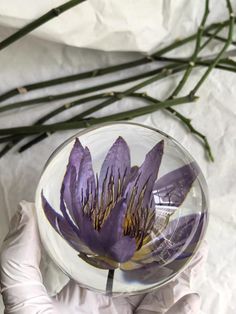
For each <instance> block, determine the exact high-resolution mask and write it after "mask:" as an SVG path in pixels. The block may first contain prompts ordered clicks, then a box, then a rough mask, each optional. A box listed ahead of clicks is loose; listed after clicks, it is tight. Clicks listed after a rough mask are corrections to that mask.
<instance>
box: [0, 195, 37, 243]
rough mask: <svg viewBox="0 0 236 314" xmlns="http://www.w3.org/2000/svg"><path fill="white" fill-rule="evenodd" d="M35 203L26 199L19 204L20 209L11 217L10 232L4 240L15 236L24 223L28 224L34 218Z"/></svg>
mask: <svg viewBox="0 0 236 314" xmlns="http://www.w3.org/2000/svg"><path fill="white" fill-rule="evenodd" d="M34 211H35V209H34V204H33V203H29V202H26V201H21V202H20V203H19V205H18V210H17V211H16V213H15V215H14V216H13V217H12V218H11V221H10V224H9V232H8V234H7V235H6V237H5V239H4V242H6V241H8V240H9V238H11V237H12V236H14V234H15V232H17V231H18V229H20V228H21V227H22V226H23V225H26V224H28V223H29V222H30V221H32V220H34ZM33 223H35V222H33Z"/></svg>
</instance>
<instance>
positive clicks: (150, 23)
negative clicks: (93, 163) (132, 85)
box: [0, 0, 236, 314]
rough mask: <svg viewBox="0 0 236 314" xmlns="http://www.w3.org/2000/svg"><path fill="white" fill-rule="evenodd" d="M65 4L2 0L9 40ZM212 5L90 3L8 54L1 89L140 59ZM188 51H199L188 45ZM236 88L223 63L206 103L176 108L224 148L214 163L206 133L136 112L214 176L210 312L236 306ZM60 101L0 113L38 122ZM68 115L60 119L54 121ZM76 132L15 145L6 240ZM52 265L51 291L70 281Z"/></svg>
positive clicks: (161, 86)
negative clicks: (55, 155)
mask: <svg viewBox="0 0 236 314" xmlns="http://www.w3.org/2000/svg"><path fill="white" fill-rule="evenodd" d="M63 2H64V1H62V0H60V1H59V0H48V1H34V2H33V3H32V1H29V0H14V1H8V0H1V4H0V39H3V38H5V37H7V36H9V35H10V34H11V33H12V32H13V30H14V29H13V28H14V27H20V26H22V25H24V24H25V23H26V22H28V21H30V20H31V19H32V18H36V17H37V16H39V15H40V14H42V13H44V12H45V11H47V10H49V9H50V8H52V7H55V6H57V5H59V4H61V3H63ZM210 3H211V15H210V18H209V23H210V22H212V21H214V20H216V19H222V20H223V19H225V18H226V17H227V11H226V9H225V1H223V0H220V1H216V0H212V1H210ZM232 3H233V6H234V9H235V10H236V1H235V0H233V1H232ZM203 6H204V1H194V0H190V1H189V0H178V1H176V0H175V1H174V0H173V1H171V0H166V1H164V0H163V1H161V0H145V1H144V0H136V1H133V0H121V1H116V0H90V1H88V2H86V3H84V4H82V5H80V6H78V7H75V8H74V9H72V10H71V11H68V12H66V13H65V14H63V15H61V16H60V17H59V18H58V19H54V20H53V21H51V22H49V23H48V24H47V25H44V26H43V27H41V28H40V29H39V30H37V31H35V32H34V35H35V36H27V38H24V39H23V40H21V41H19V42H18V43H16V44H14V45H12V46H10V47H8V48H7V49H5V50H4V51H2V52H1V53H0V69H1V70H0V93H2V92H4V91H6V90H8V89H10V88H12V87H15V86H22V85H24V84H26V83H32V82H37V81H39V80H43V79H49V78H54V77H57V76H61V75H66V74H72V73H77V72H82V71H86V70H89V69H94V68H96V67H104V66H107V65H111V64H117V63H120V62H124V61H128V60H133V59H134V58H138V57H139V56H140V54H139V53H138V52H151V51H155V49H156V48H157V47H161V46H162V45H164V44H166V43H168V42H170V41H171V40H173V39H178V38H181V37H183V36H186V35H187V34H190V33H192V32H193V31H195V30H196V28H197V25H198V23H199V21H200V19H201V15H202V12H203ZM12 27H13V28H12ZM219 47H220V44H219V43H215V42H214V43H213V44H212V45H211V47H210V50H208V51H206V54H209V53H215V52H216V51H218V49H219ZM87 48H93V49H97V50H90V49H87ZM231 48H232V47H231ZM98 50H106V51H108V52H103V51H98ZM109 51H110V52H109ZM111 51H120V52H111ZM121 51H136V52H132V53H131V52H129V53H127V52H121ZM182 51H184V54H189V53H191V51H192V50H191V47H187V48H184V49H183V50H182ZM177 54H178V55H180V54H181V55H184V54H183V53H181V52H179V51H178V52H175V54H174V55H177ZM151 67H153V66H152V65H150V64H149V65H146V66H145V70H148V69H149V68H151ZM139 71H142V67H141V68H139V69H132V70H128V71H127V72H126V74H127V75H130V74H134V73H137V72H139ZM202 72H203V69H198V70H195V71H194V72H193V73H194V74H193V76H192V79H191V81H189V82H188V84H187V86H186V89H185V91H187V90H189V88H191V86H192V85H193V83H194V81H195V80H196V79H197V78H198V77H199V75H200V74H201V73H202ZM120 77H123V74H120V73H116V74H113V75H109V76H107V77H100V78H98V79H93V83H94V84H95V83H96V82H97V83H101V82H105V81H110V80H111V79H114V78H120ZM179 78H180V76H179V75H176V76H173V77H172V78H171V79H168V80H163V81H161V82H159V83H158V84H152V85H151V86H149V87H148V88H145V90H146V91H147V92H148V93H149V94H150V95H153V96H156V97H159V98H162V97H164V96H166V95H167V93H169V92H170V91H171V90H172V89H173V86H174V84H175V83H176V82H177V81H178V80H179ZM89 82H90V81H89ZM87 84H88V81H80V82H77V83H71V84H66V85H61V86H57V87H54V88H51V89H46V90H45V91H44V92H43V93H45V94H48V93H60V92H62V91H65V90H66V91H68V90H74V89H76V88H81V87H83V86H87ZM235 85H236V75H235V74H234V73H229V72H222V71H219V70H215V71H214V73H213V74H211V75H210V77H209V79H208V81H207V82H206V83H205V84H204V86H203V87H202V88H201V89H200V91H199V96H200V100H199V101H198V102H197V103H194V104H186V105H183V106H179V107H178V108H177V109H178V110H179V111H180V112H182V113H184V114H186V115H187V116H188V117H190V118H191V119H192V122H193V125H194V126H195V127H196V128H198V129H199V130H200V131H201V132H203V133H204V134H207V136H208V139H209V141H210V143H211V145H212V149H213V152H214V155H215V162H214V163H208V162H206V159H205V155H204V152H203V149H202V146H201V145H200V144H199V142H198V140H197V139H196V138H194V137H193V136H192V135H191V134H189V133H188V132H187V131H186V129H185V128H184V127H183V126H182V125H181V124H180V123H179V122H178V121H177V120H176V119H175V118H173V117H170V116H169V115H168V114H166V113H163V112H156V113H153V114H150V115H147V116H144V117H140V118H137V119H135V121H138V122H141V123H144V124H146V125H151V126H154V127H157V128H158V129H160V130H162V131H164V132H166V133H168V134H170V135H171V136H173V137H174V138H176V139H177V140H179V141H180V142H181V143H182V144H183V145H184V146H185V147H186V148H187V149H188V150H189V151H190V152H191V153H192V155H193V156H194V157H195V158H196V160H197V161H198V163H199V165H200V166H201V168H202V170H203V172H204V174H205V176H206V179H207V182H208V185H209V190H210V200H211V217H210V224H209V228H208V232H207V240H208V244H209V256H208V260H207V264H206V267H205V269H204V272H203V274H201V277H199V278H198V281H197V282H194V286H195V287H196V289H197V290H198V291H199V292H200V294H201V297H202V314H234V313H236V303H235V298H236V272H235V265H236V232H235V231H236V206H235V204H236V190H235V188H236V181H235V173H236V161H235V156H236V89H235ZM127 86H128V85H126V86H124V87H123V86H122V87H119V88H117V89H116V90H122V89H124V88H125V87H127ZM183 94H184V91H183ZM30 95H31V96H34V97H36V96H39V95H42V92H39V91H35V92H33V93H31V94H30ZM28 97H29V95H26V96H24V97H22V99H23V98H25V99H26V98H28ZM61 103H63V101H61V102H56V103H50V104H43V105H39V106H37V107H35V108H32V107H31V108H29V109H21V110H19V111H14V112H13V111H12V112H9V113H5V114H4V115H1V117H0V127H9V126H16V125H20V124H30V123H32V122H33V121H34V120H36V119H37V117H39V116H41V115H42V114H43V113H45V112H48V111H50V109H51V108H52V107H56V106H59V105H60V104H61ZM140 105H142V104H141V103H140V102H139V101H134V100H130V99H125V100H122V101H121V102H119V103H117V104H115V105H112V106H111V107H107V108H105V109H104V110H102V111H101V112H99V113H97V116H101V115H104V114H108V113H110V112H111V111H112V112H114V111H115V110H116V111H120V110H123V109H124V108H126V109H129V108H133V107H136V106H140ZM80 110H82V108H80ZM72 114H73V110H70V111H68V112H66V113H64V114H63V117H65V116H70V115H72ZM61 118H62V117H61V116H58V118H57V119H54V120H53V121H58V120H60V119H61ZM73 133H75V131H68V132H64V133H58V134H54V135H53V136H51V137H50V138H48V139H47V140H45V141H43V142H41V143H40V144H38V145H36V146H34V147H33V148H32V149H30V150H28V151H26V152H25V153H24V154H22V155H19V154H16V153H15V152H11V153H9V154H8V155H7V156H5V157H4V158H3V159H1V160H0V206H1V214H0V241H2V240H3V238H4V236H5V235H6V233H7V229H8V224H9V220H10V218H11V217H12V215H13V214H14V212H15V211H16V208H17V203H18V202H19V201H20V200H21V199H27V200H30V201H32V200H34V193H35V189H36V186H37V182H38V179H39V176H40V173H41V171H42V168H43V166H44V164H45V162H46V160H47V158H48V157H49V155H50V154H51V152H52V151H53V150H54V149H55V148H56V147H57V146H58V145H59V144H60V143H62V142H63V141H64V140H65V139H66V138H68V137H69V136H71V135H72V134H73ZM44 271H45V272H46V273H47V286H48V287H49V289H50V290H51V291H56V290H58V289H60V287H61V285H62V284H63V282H65V278H64V275H62V274H59V275H58V274H57V276H54V274H55V272H58V270H56V269H55V268H53V267H52V266H49V267H48V268H47V269H44ZM55 278H57V279H56V280H55ZM1 313H3V309H1Z"/></svg>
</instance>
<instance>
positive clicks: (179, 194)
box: [153, 162, 199, 207]
mask: <svg viewBox="0 0 236 314" xmlns="http://www.w3.org/2000/svg"><path fill="white" fill-rule="evenodd" d="M198 174H199V168H198V166H197V164H196V163H195V162H192V163H190V164H188V165H185V166H183V167H181V168H178V169H176V170H174V171H171V172H169V173H167V174H166V175H164V176H163V177H161V178H160V179H159V180H158V181H157V182H156V183H155V185H154V190H153V194H154V199H155V205H156V206H158V205H165V206H174V207H179V206H180V205H181V204H182V203H183V201H184V200H185V198H186V196H187V194H188V192H189V190H190V188H191V186H192V184H193V182H194V180H195V179H196V177H197V176H198Z"/></svg>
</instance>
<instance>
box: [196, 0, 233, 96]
mask: <svg viewBox="0 0 236 314" xmlns="http://www.w3.org/2000/svg"><path fill="white" fill-rule="evenodd" d="M226 3H227V8H228V11H229V31H228V38H227V41H226V42H225V44H224V46H223V48H222V49H221V51H220V52H219V53H218V55H217V57H216V58H215V59H214V60H213V61H212V63H211V64H210V65H209V67H208V68H207V70H206V71H205V73H204V74H203V76H202V77H201V79H200V80H199V81H198V82H197V84H196V85H195V86H194V88H193V89H192V91H191V92H190V95H192V96H194V95H196V93H197V91H198V90H199V88H200V87H201V86H202V84H203V83H204V81H205V80H206V78H207V77H208V75H209V74H210V73H211V71H212V70H213V69H214V68H215V67H216V66H217V64H218V62H219V61H220V59H221V58H222V56H223V54H224V52H225V51H226V50H227V48H228V47H229V46H230V44H231V42H232V38H233V28H234V19H235V17H234V14H233V9H232V6H231V2H230V0H226Z"/></svg>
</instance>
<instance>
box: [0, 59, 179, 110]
mask: <svg viewBox="0 0 236 314" xmlns="http://www.w3.org/2000/svg"><path fill="white" fill-rule="evenodd" d="M175 68H177V69H179V64H176V63H173V64H168V65H166V66H164V67H161V68H160V67H159V68H157V69H155V70H151V71H148V72H145V73H141V74H138V75H133V76H129V77H127V78H124V79H120V80H115V81H111V82H108V83H104V84H100V85H94V86H91V87H87V88H83V89H79V90H76V91H72V92H67V93H62V94H56V95H49V96H43V97H39V98H33V99H29V100H25V101H20V102H15V103H11V104H6V105H5V106H2V107H0V112H4V111H9V110H13V109H16V108H21V107H25V106H30V105H35V104H39V103H45V102H52V101H55V100H61V99H65V98H70V97H75V96H81V95H85V94H89V93H93V92H97V91H100V90H104V89H107V88H111V87H114V86H119V85H123V84H127V83H130V82H133V81H137V80H140V79H143V78H146V77H150V76H153V75H156V74H159V73H162V72H163V71H166V69H167V70H170V71H171V70H172V69H173V71H174V69H175ZM181 70H182V68H181V69H180V70H178V71H181Z"/></svg>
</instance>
